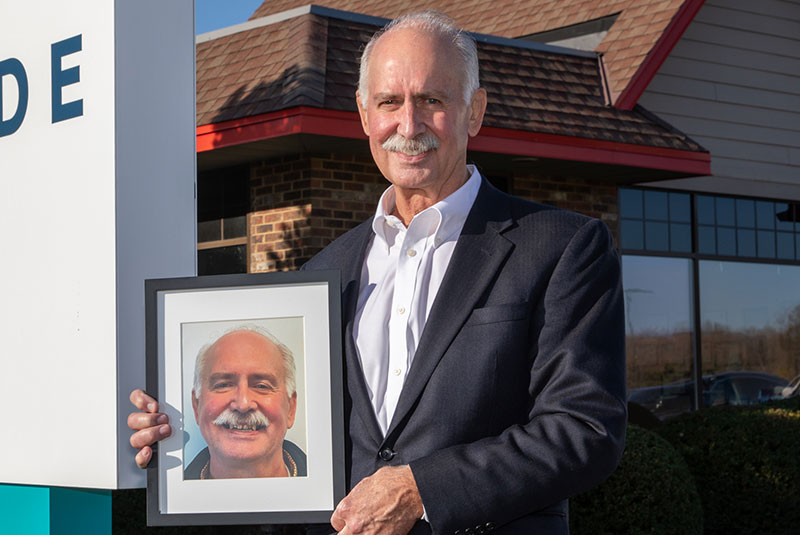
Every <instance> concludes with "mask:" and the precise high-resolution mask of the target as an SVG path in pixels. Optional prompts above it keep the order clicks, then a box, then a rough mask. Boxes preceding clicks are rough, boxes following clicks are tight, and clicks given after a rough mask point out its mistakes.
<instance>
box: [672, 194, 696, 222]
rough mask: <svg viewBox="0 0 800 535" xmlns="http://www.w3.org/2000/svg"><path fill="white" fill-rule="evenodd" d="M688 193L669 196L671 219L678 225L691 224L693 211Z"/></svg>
mask: <svg viewBox="0 0 800 535" xmlns="http://www.w3.org/2000/svg"><path fill="white" fill-rule="evenodd" d="M689 201H690V196H689V195H688V194H687V193H670V194H669V219H670V221H674V222H678V223H691V221H692V210H691V203H690V202H689Z"/></svg>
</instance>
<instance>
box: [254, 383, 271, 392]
mask: <svg viewBox="0 0 800 535" xmlns="http://www.w3.org/2000/svg"><path fill="white" fill-rule="evenodd" d="M255 389H256V390H263V391H265V392H271V391H273V390H275V387H274V386H272V385H271V384H269V383H258V384H256V385H255Z"/></svg>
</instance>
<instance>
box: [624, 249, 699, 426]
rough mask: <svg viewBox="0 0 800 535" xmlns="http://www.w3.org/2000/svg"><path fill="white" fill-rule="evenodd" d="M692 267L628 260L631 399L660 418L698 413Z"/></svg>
mask: <svg viewBox="0 0 800 535" xmlns="http://www.w3.org/2000/svg"><path fill="white" fill-rule="evenodd" d="M691 273H692V270H691V261H690V260H689V259H685V258H659V257H644V256H633V255H625V256H623V257H622V277H623V282H622V285H623V289H624V295H625V333H626V346H627V367H628V393H629V399H630V401H633V402H636V403H639V404H640V405H642V406H644V407H645V408H647V409H648V410H650V411H651V412H653V413H654V414H655V415H656V416H658V417H660V418H662V419H663V418H669V417H672V416H677V415H678V414H680V413H682V412H686V411H688V410H690V409H691V407H692V399H693V396H692V381H691V373H692V325H693V323H692V319H691V318H692V306H691V303H692V300H691V288H692V283H691Z"/></svg>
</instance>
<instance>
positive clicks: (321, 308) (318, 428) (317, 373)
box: [145, 270, 346, 526]
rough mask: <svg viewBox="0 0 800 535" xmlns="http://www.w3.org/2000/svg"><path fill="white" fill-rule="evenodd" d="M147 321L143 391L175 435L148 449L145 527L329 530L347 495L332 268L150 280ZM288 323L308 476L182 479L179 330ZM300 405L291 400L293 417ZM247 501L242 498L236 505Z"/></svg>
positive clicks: (184, 362) (182, 337)
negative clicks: (299, 367)
mask: <svg viewBox="0 0 800 535" xmlns="http://www.w3.org/2000/svg"><path fill="white" fill-rule="evenodd" d="M145 316H146V387H147V391H148V393H149V394H151V395H153V396H154V397H156V398H157V399H158V400H159V410H160V411H161V412H165V413H167V414H168V415H169V416H170V424H171V425H172V428H173V433H172V435H171V436H170V437H168V438H167V439H164V440H162V441H161V442H159V443H158V444H156V446H155V447H154V452H153V453H154V454H153V458H152V460H151V462H150V465H149V466H148V469H147V524H148V525H150V526H174V525H226V524H295V523H327V522H328V521H329V520H330V515H331V514H332V512H333V509H334V508H335V506H336V504H338V502H339V501H340V500H341V499H342V498H343V497H344V496H345V494H346V488H345V473H344V467H345V463H344V417H343V392H342V388H343V375H342V330H341V282H340V274H339V271H338V270H325V271H297V272H276V273H256V274H240V275H214V276H206V277H183V278H169V279H150V280H146V281H145ZM296 318H301V323H302V327H301V333H302V334H301V335H300V337H299V339H300V340H302V347H303V359H302V360H303V373H304V375H303V377H302V378H300V377H298V381H297V383H298V386H297V392H298V398H300V392H301V385H300V382H301V379H302V380H304V381H305V384H304V385H303V387H302V388H303V390H304V396H305V398H304V400H306V401H307V404H306V405H305V411H306V414H305V416H306V424H305V425H306V426H307V427H306V430H305V433H306V440H307V441H306V443H305V444H306V451H307V460H308V471H307V474H306V476H304V477H294V478H289V477H286V478H277V477H275V478H257V477H253V478H243V479H217V480H213V479H209V480H205V481H202V480H195V479H192V478H189V477H186V476H185V472H184V469H185V467H186V466H187V464H189V461H187V459H185V458H184V457H185V452H186V451H188V450H187V449H186V446H185V445H186V444H188V442H187V436H188V433H186V431H185V428H186V425H185V423H186V421H187V418H191V419H192V420H194V417H195V415H194V413H193V412H192V409H191V407H189V408H187V407H186V406H185V405H186V404H185V403H184V402H182V401H179V400H183V399H184V397H185V394H186V390H187V389H188V388H191V384H189V383H190V380H189V379H188V375H187V372H186V371H185V369H186V368H187V366H189V365H190V364H189V359H190V358H194V357H192V356H190V355H184V354H183V353H184V352H186V348H187V347H189V345H188V344H189V342H187V338H189V337H188V335H186V334H185V333H187V332H189V331H187V329H188V328H189V327H190V328H191V329H194V331H202V330H203V329H204V328H205V325H204V323H208V324H213V323H215V322H219V326H220V329H222V327H224V326H226V325H229V324H231V323H233V324H238V323H248V324H249V323H251V322H261V323H269V322H270V321H273V320H281V321H280V322H278V323H274V322H273V324H279V325H290V326H292V325H296V322H293V321H290V320H294V319H296ZM323 324H324V329H323ZM270 325H272V324H270ZM187 326H189V327H187ZM236 329H237V328H236V327H234V328H233V330H236ZM176 330H178V331H179V332H176ZM222 330H224V329H222ZM295 330H297V329H296V328H295ZM321 330H323V331H324V333H323V332H320V331H321ZM194 331H192V332H194ZM223 334H224V333H223ZM176 337H177V339H178V342H177V343H176V341H175V340H176ZM293 339H294V340H295V343H296V344H300V342H297V339H298V338H297V337H295V338H293ZM192 343H196V342H192ZM176 344H177V345H176ZM176 348H177V349H176ZM323 357H327V358H323ZM295 359H296V357H295ZM176 360H178V361H179V362H176ZM191 366H193V362H192V363H191ZM176 377H178V378H177V379H176ZM178 383H180V392H179V393H178V392H177V391H176V390H177V389H178V386H177V385H178ZM326 386H327V392H326ZM299 406H300V403H299V402H298V412H299ZM187 410H188V412H189V414H187ZM287 436H288V434H287ZM201 438H202V437H201ZM285 444H286V443H285V442H284V446H285ZM284 451H285V450H284ZM245 496H246V497H248V498H247V500H249V501H247V503H244V504H242V503H241V500H240V498H242V497H245ZM231 497H235V499H234V498H231Z"/></svg>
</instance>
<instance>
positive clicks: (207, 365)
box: [184, 328, 306, 479]
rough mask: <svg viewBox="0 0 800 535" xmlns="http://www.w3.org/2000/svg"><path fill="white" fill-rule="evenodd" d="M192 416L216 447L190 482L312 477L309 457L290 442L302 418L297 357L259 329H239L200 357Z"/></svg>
mask: <svg viewBox="0 0 800 535" xmlns="http://www.w3.org/2000/svg"><path fill="white" fill-rule="evenodd" d="M192 408H193V409H194V417H195V420H196V421H197V425H198V426H199V427H200V434H201V435H203V438H204V439H205V441H206V444H208V447H207V448H206V449H204V450H202V451H201V452H200V453H199V454H198V455H197V456H196V457H195V458H194V460H193V461H192V462H191V463H190V464H189V466H188V467H187V468H186V471H185V472H184V477H185V478H186V479H214V478H216V479H225V478H237V477H287V476H289V477H296V476H305V475H306V459H305V454H304V453H303V452H302V450H300V448H298V447H297V446H296V445H295V444H293V443H292V442H289V441H287V440H284V437H285V436H286V431H287V429H289V428H291V427H292V425H294V416H295V411H296V410H297V392H296V391H295V365H294V357H293V355H292V353H291V351H290V350H289V348H287V347H286V346H285V345H283V344H281V343H280V342H278V341H277V340H275V339H273V338H272V337H271V336H270V335H269V333H267V332H265V331H262V330H260V329H257V328H237V329H236V330H233V331H231V332H229V333H227V334H225V335H223V336H221V337H220V338H219V339H217V340H216V341H215V342H214V343H213V344H211V345H209V346H207V347H204V348H202V349H201V350H200V352H199V353H198V355H197V361H196V364H195V372H194V386H193V388H192Z"/></svg>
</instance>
